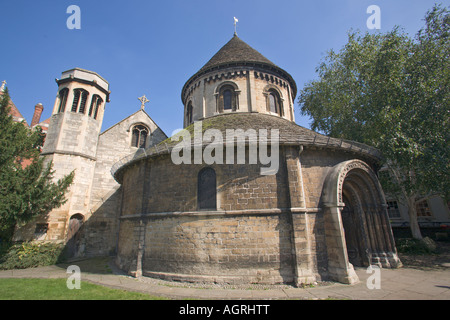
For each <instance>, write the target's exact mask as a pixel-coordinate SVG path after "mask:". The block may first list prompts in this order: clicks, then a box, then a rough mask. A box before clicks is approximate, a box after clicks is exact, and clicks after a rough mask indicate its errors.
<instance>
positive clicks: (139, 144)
mask: <svg viewBox="0 0 450 320" xmlns="http://www.w3.org/2000/svg"><path fill="white" fill-rule="evenodd" d="M147 136H148V129H147V128H146V127H145V126H143V125H137V126H135V127H134V128H133V132H132V137H131V146H132V147H136V148H145V143H146V142H147Z"/></svg>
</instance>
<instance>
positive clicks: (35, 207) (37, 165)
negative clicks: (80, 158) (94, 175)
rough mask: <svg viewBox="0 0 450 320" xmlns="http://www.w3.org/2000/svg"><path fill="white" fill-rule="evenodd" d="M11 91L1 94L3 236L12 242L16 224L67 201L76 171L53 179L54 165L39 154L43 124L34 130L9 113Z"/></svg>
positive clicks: (0, 207) (0, 217) (0, 231)
mask: <svg viewBox="0 0 450 320" xmlns="http://www.w3.org/2000/svg"><path fill="white" fill-rule="evenodd" d="M9 105H10V99H9V94H8V90H7V89H6V90H5V92H3V94H2V95H1V96H0V238H2V240H3V241H9V240H10V238H11V236H12V230H14V227H15V226H16V225H20V224H25V223H27V222H28V221H30V220H31V219H32V218H33V217H34V216H36V215H42V214H46V213H48V212H49V211H50V210H52V209H53V208H57V207H59V206H61V205H62V204H64V203H65V201H66V200H65V198H64V194H65V192H66V191H67V189H68V188H69V186H70V184H71V183H72V181H73V177H74V172H72V173H71V174H69V175H67V176H65V177H63V178H62V179H60V180H58V181H57V182H56V183H55V182H53V174H54V171H53V170H52V164H51V163H49V164H48V165H46V166H44V159H43V158H41V157H39V155H40V151H41V148H42V146H43V143H44V135H43V134H42V130H41V128H40V127H37V128H36V129H34V130H30V129H29V128H28V127H26V126H25V125H24V124H23V123H17V122H14V121H13V119H12V117H11V116H10V115H9V109H10V107H9Z"/></svg>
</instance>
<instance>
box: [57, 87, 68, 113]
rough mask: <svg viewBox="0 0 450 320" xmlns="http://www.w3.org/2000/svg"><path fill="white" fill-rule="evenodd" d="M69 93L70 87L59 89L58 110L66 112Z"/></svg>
mask: <svg viewBox="0 0 450 320" xmlns="http://www.w3.org/2000/svg"><path fill="white" fill-rule="evenodd" d="M68 95H69V89H67V88H64V89H62V90H61V91H59V107H58V112H64V111H65V110H66V103H67V96H68Z"/></svg>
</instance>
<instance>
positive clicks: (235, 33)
mask: <svg viewBox="0 0 450 320" xmlns="http://www.w3.org/2000/svg"><path fill="white" fill-rule="evenodd" d="M233 18H234V35H236V36H237V32H236V24H237V23H238V22H239V20H238V19H237V18H236V17H233Z"/></svg>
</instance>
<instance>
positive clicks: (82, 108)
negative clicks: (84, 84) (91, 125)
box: [78, 90, 89, 113]
mask: <svg viewBox="0 0 450 320" xmlns="http://www.w3.org/2000/svg"><path fill="white" fill-rule="evenodd" d="M88 95H89V93H88V92H87V91H85V90H83V91H82V92H81V103H80V108H79V109H78V112H79V113H84V112H85V110H86V102H87V98H88Z"/></svg>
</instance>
